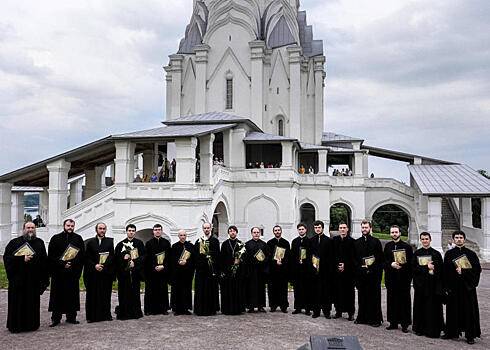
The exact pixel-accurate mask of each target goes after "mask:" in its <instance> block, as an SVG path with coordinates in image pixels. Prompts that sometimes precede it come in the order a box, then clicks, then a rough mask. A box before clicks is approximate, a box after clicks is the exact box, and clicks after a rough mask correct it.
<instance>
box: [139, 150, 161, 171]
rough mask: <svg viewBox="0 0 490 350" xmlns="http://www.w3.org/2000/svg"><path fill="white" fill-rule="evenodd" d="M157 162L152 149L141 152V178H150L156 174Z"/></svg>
mask: <svg viewBox="0 0 490 350" xmlns="http://www.w3.org/2000/svg"><path fill="white" fill-rule="evenodd" d="M157 160H158V159H157V158H156V155H155V150H154V149H151V150H150V149H148V150H144V151H143V176H144V175H148V176H151V175H152V174H153V173H154V172H157V166H156V161H157Z"/></svg>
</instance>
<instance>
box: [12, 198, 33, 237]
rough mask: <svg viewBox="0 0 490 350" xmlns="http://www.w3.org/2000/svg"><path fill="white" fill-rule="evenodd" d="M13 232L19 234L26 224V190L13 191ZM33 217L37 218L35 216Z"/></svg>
mask: <svg viewBox="0 0 490 350" xmlns="http://www.w3.org/2000/svg"><path fill="white" fill-rule="evenodd" d="M11 218H12V233H15V234H19V233H20V232H22V226H23V225H24V192H17V191H16V192H14V193H12V212H11ZM32 219H35V217H33V218H32Z"/></svg>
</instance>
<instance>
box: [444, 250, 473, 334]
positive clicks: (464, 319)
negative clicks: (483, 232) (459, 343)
mask: <svg viewBox="0 0 490 350" xmlns="http://www.w3.org/2000/svg"><path fill="white" fill-rule="evenodd" d="M463 255H466V257H467V259H468V260H469V262H470V264H471V269H462V273H461V275H459V274H458V273H457V272H456V266H455V263H454V260H455V259H457V258H459V257H461V256H463ZM480 274H481V266H480V260H479V259H478V256H477V255H476V254H475V252H473V251H472V250H470V249H468V248H466V247H462V248H459V247H455V248H453V249H451V250H449V251H447V252H446V254H445V255H444V286H445V289H446V293H447V304H446V334H447V335H448V336H451V337H458V335H459V333H460V332H464V333H465V337H466V339H474V338H476V337H478V338H479V337H480V335H481V330H480V310H479V308H478V298H477V296H476V287H478V284H479V282H480Z"/></svg>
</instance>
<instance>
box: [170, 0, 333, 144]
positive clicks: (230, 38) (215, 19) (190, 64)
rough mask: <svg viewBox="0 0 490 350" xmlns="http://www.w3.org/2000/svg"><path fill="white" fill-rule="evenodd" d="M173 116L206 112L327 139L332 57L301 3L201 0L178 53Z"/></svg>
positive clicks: (305, 138)
mask: <svg viewBox="0 0 490 350" xmlns="http://www.w3.org/2000/svg"><path fill="white" fill-rule="evenodd" d="M165 71H166V72H167V75H166V80H167V96H166V99H167V108H166V114H167V120H171V119H175V118H178V117H180V116H185V115H190V114H200V113H205V112H214V111H219V112H229V113H232V114H235V115H239V116H243V117H244V118H248V119H251V120H252V121H253V122H254V123H255V124H257V126H259V127H260V128H261V129H262V130H263V131H264V132H266V133H271V134H277V135H284V136H289V137H293V138H297V139H300V140H301V141H302V142H307V143H314V144H320V143H321V138H322V132H323V119H324V115H323V96H324V79H325V56H324V55H323V42H322V41H321V40H313V31H312V27H311V26H310V25H308V24H307V22H306V12H305V11H299V0H194V10H193V14H192V17H191V20H190V23H189V25H188V26H187V28H186V31H185V37H184V39H182V41H181V42H180V45H179V50H178V52H177V53H176V54H174V55H171V56H170V62H169V64H168V66H166V67H165Z"/></svg>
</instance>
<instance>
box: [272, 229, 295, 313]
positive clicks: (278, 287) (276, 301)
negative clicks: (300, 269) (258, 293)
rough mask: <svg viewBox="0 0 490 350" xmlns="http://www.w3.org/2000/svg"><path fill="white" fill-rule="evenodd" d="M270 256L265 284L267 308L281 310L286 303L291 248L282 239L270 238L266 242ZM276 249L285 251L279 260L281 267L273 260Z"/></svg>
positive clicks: (287, 302)
mask: <svg viewBox="0 0 490 350" xmlns="http://www.w3.org/2000/svg"><path fill="white" fill-rule="evenodd" d="M267 245H268V246H269V251H270V254H271V257H270V263H269V282H268V284H267V294H268V296H269V307H270V308H271V309H275V308H276V307H279V308H281V310H284V309H287V307H288V306H289V301H288V282H289V260H290V254H291V248H290V246H289V242H288V241H286V240H285V239H284V238H282V237H281V238H279V239H277V238H275V237H274V238H272V239H271V240H269V241H268V242H267ZM277 247H280V248H283V249H285V253H284V258H283V259H282V260H281V265H279V264H278V263H277V261H276V260H274V254H275V253H276V249H277Z"/></svg>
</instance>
